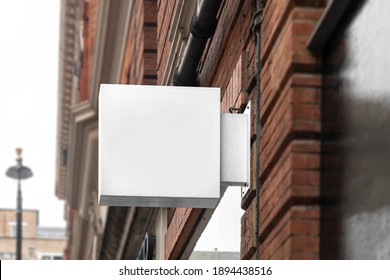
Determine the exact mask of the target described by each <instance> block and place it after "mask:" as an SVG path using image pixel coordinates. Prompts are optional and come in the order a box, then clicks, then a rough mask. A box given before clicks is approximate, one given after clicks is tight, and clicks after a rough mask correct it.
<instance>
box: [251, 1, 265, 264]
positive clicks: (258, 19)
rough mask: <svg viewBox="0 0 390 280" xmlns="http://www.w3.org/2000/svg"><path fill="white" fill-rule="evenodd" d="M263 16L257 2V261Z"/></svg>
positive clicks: (258, 247) (260, 2)
mask: <svg viewBox="0 0 390 280" xmlns="http://www.w3.org/2000/svg"><path fill="white" fill-rule="evenodd" d="M262 15H263V1H262V0H256V12H255V14H254V15H253V34H254V36H255V37H256V45H255V46H256V64H257V73H256V82H257V83H256V89H257V97H256V99H257V100H256V103H257V104H256V110H257V111H256V116H257V120H256V121H257V125H256V138H257V139H256V153H255V155H256V170H257V172H256V173H257V174H256V223H255V226H256V230H255V232H256V236H255V238H256V259H259V257H260V245H261V240H260V191H261V182H260V175H261V173H260V147H261V146H260V140H261V127H262V125H261V120H260V112H261V110H260V97H261V91H260V82H261V77H260V75H261V71H262V67H263V65H262V62H261V20H262Z"/></svg>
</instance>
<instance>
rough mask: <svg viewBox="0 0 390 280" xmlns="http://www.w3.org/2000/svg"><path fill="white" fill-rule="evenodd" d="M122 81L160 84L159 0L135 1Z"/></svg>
mask: <svg viewBox="0 0 390 280" xmlns="http://www.w3.org/2000/svg"><path fill="white" fill-rule="evenodd" d="M120 82H121V83H126V84H139V85H142V84H143V85H155V84H156V83H157V1H156V0H143V1H135V2H134V6H133V12H132V16H131V20H130V26H129V33H128V40H127V46H126V51H125V58H124V64H123V69H122V74H121V80H120Z"/></svg>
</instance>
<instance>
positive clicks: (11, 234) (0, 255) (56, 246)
mask: <svg viewBox="0 0 390 280" xmlns="http://www.w3.org/2000/svg"><path fill="white" fill-rule="evenodd" d="M22 233H23V241H22V259H23V260H62V259H63V254H64V249H65V243H66V241H65V237H66V236H65V229H64V228H60V227H41V226H39V212H38V210H23V223H22ZM15 247H16V212H15V209H0V259H1V260H14V259H15V257H16V253H15Z"/></svg>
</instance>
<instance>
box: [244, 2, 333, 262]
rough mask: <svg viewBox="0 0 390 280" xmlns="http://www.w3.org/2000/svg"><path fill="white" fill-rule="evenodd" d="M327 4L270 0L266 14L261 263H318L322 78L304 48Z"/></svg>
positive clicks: (261, 165)
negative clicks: (305, 261)
mask: <svg viewBox="0 0 390 280" xmlns="http://www.w3.org/2000/svg"><path fill="white" fill-rule="evenodd" d="M325 2H326V1H276V0H274V1H272V0H269V1H267V3H266V5H265V7H264V17H263V22H262V48H263V52H262V61H263V71H262V81H261V92H262V97H261V103H260V106H261V115H260V119H261V123H262V136H261V139H262V141H261V152H260V170H261V177H260V179H261V185H262V187H261V193H260V217H259V224H260V241H261V246H260V248H259V250H260V251H259V257H260V258H261V259H318V258H320V234H319V229H320V215H319V213H320V212H319V211H320V206H319V198H320V167H321V166H320V147H321V146H320V139H319V136H320V132H321V108H320V102H321V76H320V74H319V73H320V71H319V70H320V63H319V59H318V58H317V57H316V56H314V55H312V54H311V53H310V52H309V51H308V50H307V47H306V46H307V43H308V39H309V38H310V36H311V34H312V32H313V30H314V28H315V26H316V24H317V22H318V20H319V18H320V16H321V14H322V12H323V6H324V5H325ZM246 257H247V258H248V257H252V258H253V257H255V255H253V256H250V254H246Z"/></svg>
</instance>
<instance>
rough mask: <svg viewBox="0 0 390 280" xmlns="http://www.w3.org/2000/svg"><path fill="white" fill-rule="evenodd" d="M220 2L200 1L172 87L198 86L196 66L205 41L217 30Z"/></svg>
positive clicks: (214, 0)
mask: <svg viewBox="0 0 390 280" xmlns="http://www.w3.org/2000/svg"><path fill="white" fill-rule="evenodd" d="M221 2H222V0H202V1H201V3H200V6H199V8H198V11H197V13H195V14H194V15H193V16H192V19H191V25H190V31H191V34H190V37H189V39H188V43H187V47H186V50H185V51H184V56H183V59H182V61H181V63H180V65H179V67H177V68H176V71H175V75H174V76H173V85H174V86H199V81H198V66H199V62H200V58H201V57H202V54H203V51H204V49H205V47H206V43H207V40H208V39H209V38H210V37H212V36H213V35H214V32H215V29H216V28H217V23H218V22H217V13H218V10H219V7H220V6H221Z"/></svg>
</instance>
